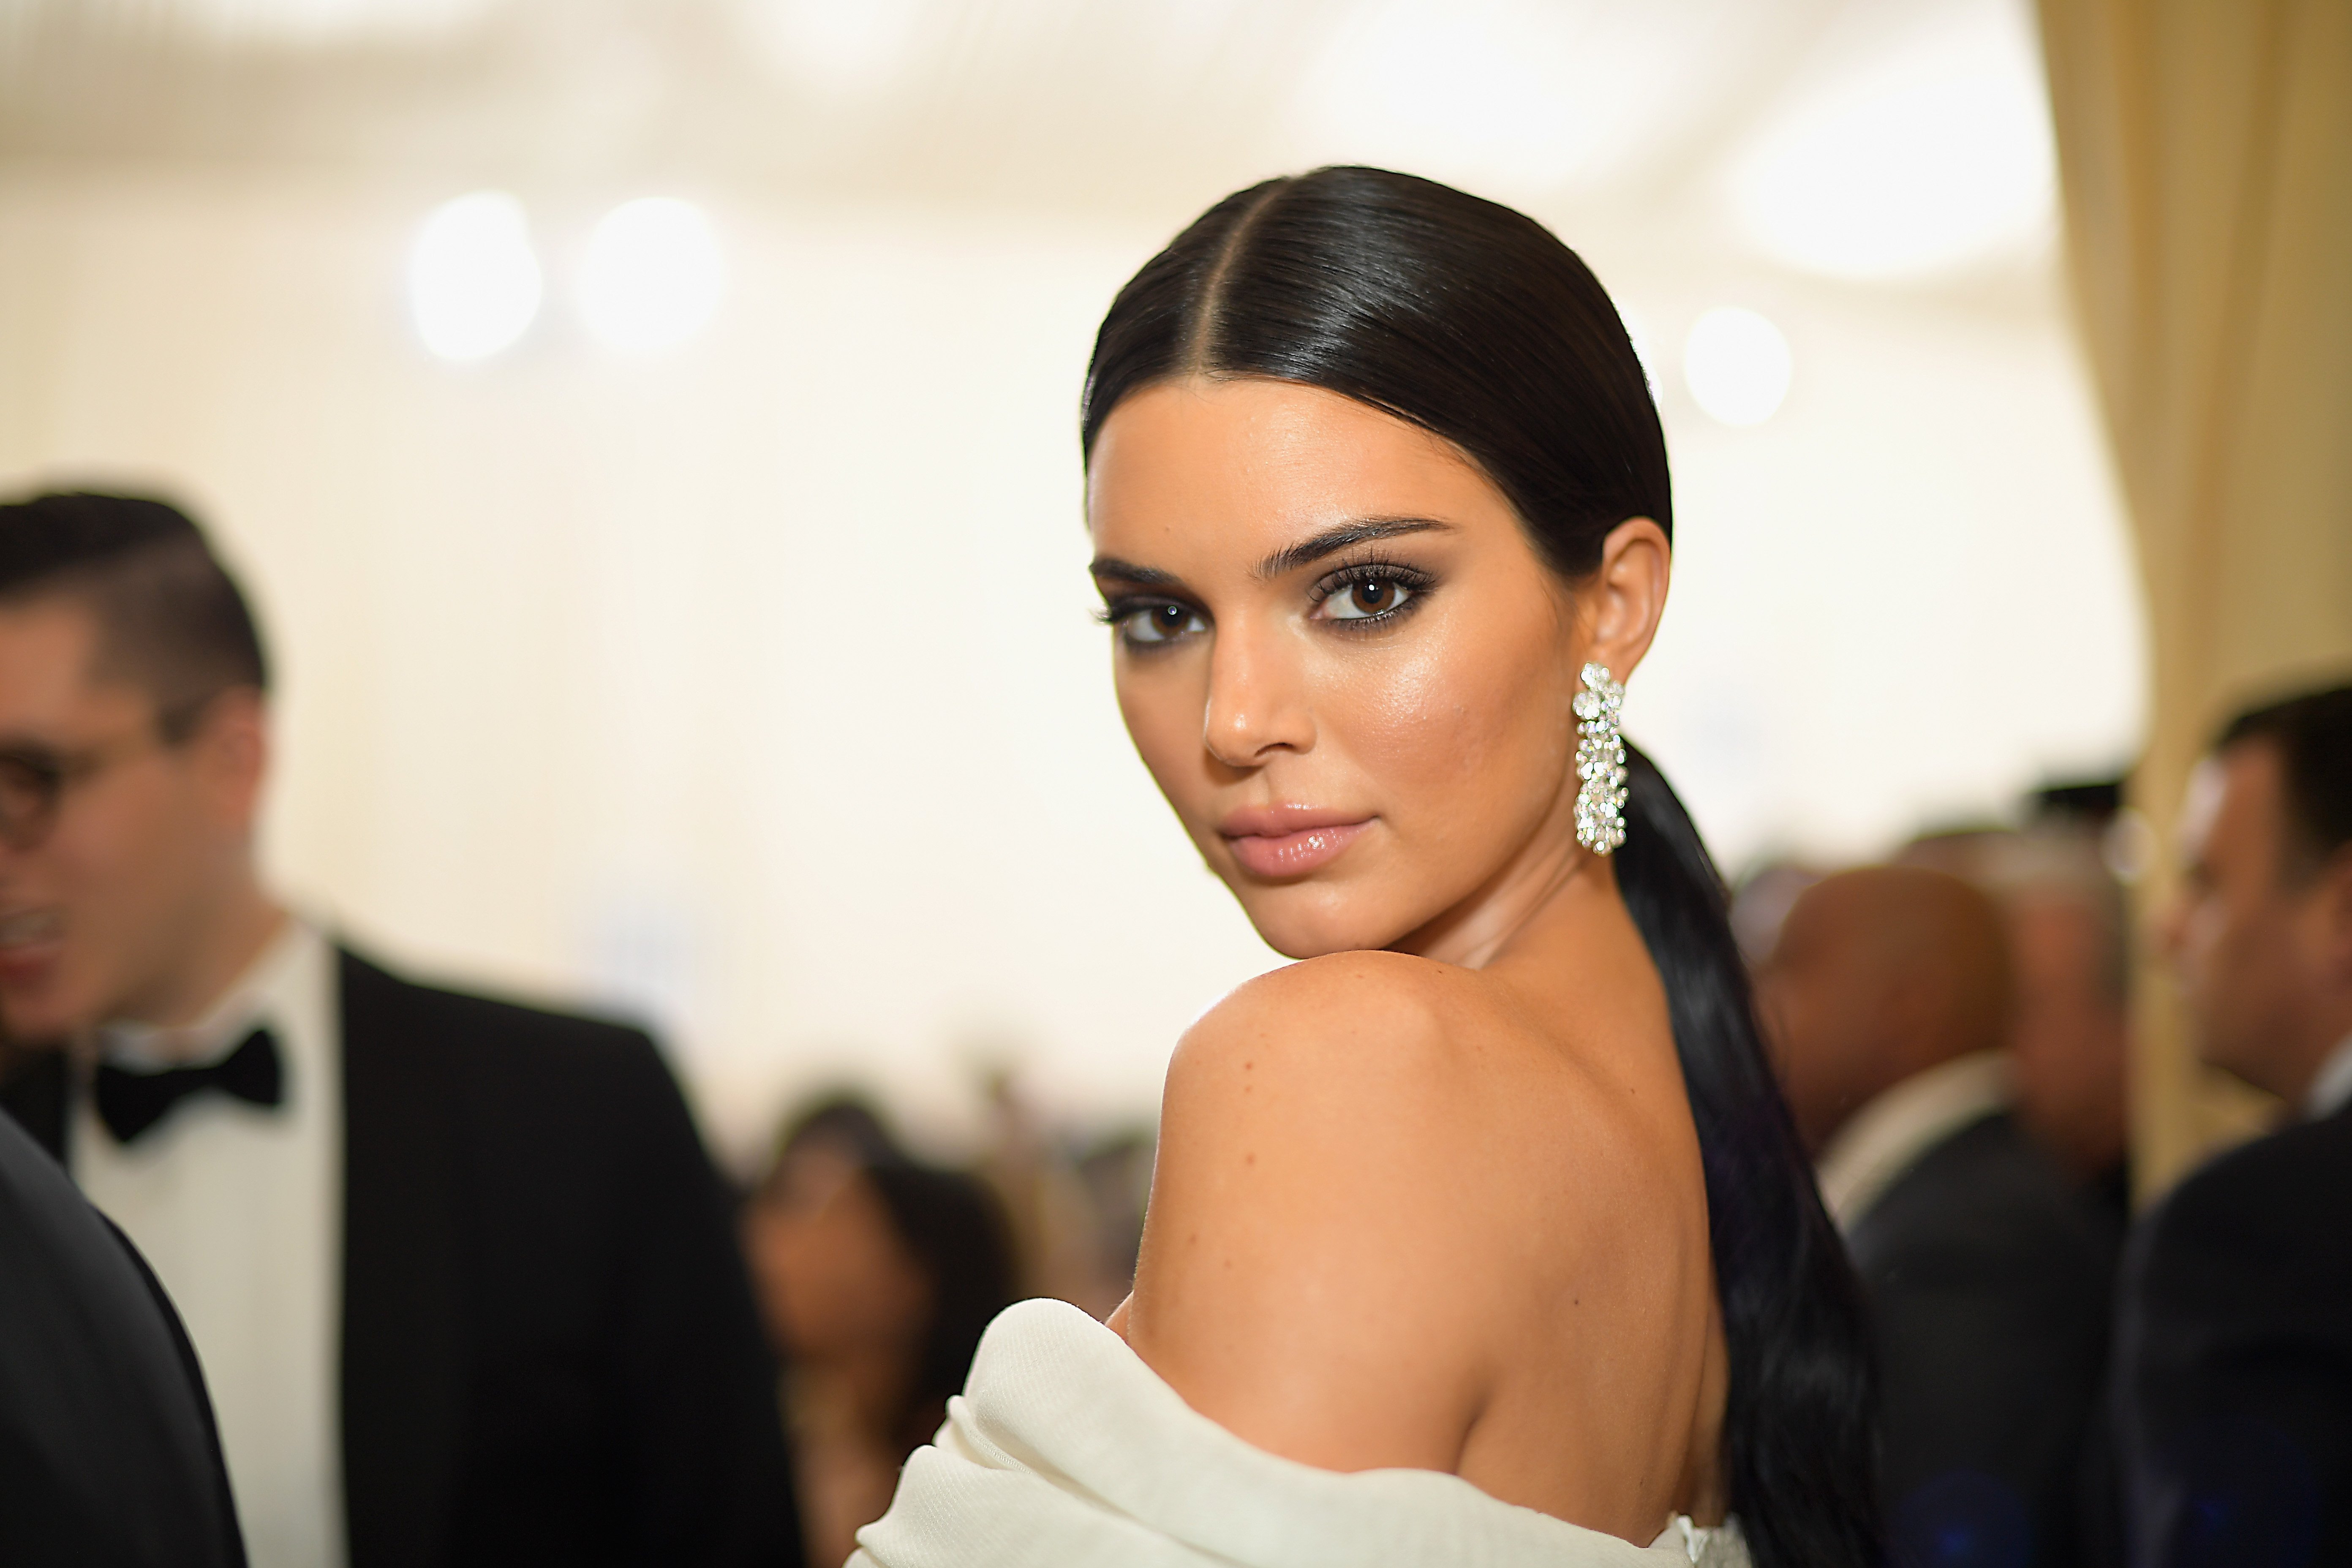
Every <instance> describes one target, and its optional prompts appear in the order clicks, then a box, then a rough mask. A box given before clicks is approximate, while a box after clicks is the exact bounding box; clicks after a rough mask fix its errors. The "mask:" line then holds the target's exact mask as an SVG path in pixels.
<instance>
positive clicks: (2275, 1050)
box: [2112, 687, 2352, 1568]
mask: <svg viewBox="0 0 2352 1568" xmlns="http://www.w3.org/2000/svg"><path fill="white" fill-rule="evenodd" d="M2182 847H2183V849H2184V850H2185V851H2186V859H2187V867H2186V875H2185V876H2184V878H2183V879H2182V889H2181V892H2180V894H2179V899H2178V900H2176V902H2175V903H2174V904H2173V905H2172V906H2171V907H2170V908H2169V909H2168V910H2166V912H2165V916H2164V918H2163V920H2162V921H2161V924H2160V931H2159V938H2160V942H2161V944H2162V946H2163V948H2164V950H2165V953H2166V956H2167V958H2168V960H2169V962H2170V963H2171V966H2172V968H2173V969H2174V971H2175V973H2176V974H2177V975H2178V977H2179V982H2180V987H2181V993H2182V996H2183V998H2184V1000H2185V1001H2186V1003H2187V1005H2188V1011H2189V1017H2190V1021H2191V1024H2192V1026H2193V1029H2194V1033H2195V1038H2196V1042H2197V1047H2198V1050H2199V1053H2200V1055H2201V1056H2202V1057H2203V1058H2204V1059H2205V1060H2206V1061H2207V1062H2209V1063H2210V1064H2212V1065H2213V1066H2215V1067H2218V1068H2222V1069H2224V1070H2225V1071H2228V1072H2230V1073H2231V1074H2234V1075H2235V1076H2236V1077H2238V1078H2240V1079H2243V1080H2245V1081H2246V1082H2248V1083H2251V1084H2252V1085H2254V1086H2255V1087H2256V1088H2258V1089H2267V1090H2269V1091H2270V1092H2271V1093H2273V1094H2275V1095H2276V1096H2278V1097H2279V1099H2280V1100H2282V1101H2283V1102H2284V1106H2285V1108H2286V1117H2285V1125H2284V1126H2283V1127H2282V1128H2281V1129H2280V1130H2279V1131H2275V1132H2273V1133H2272V1134H2271V1135H2270V1136H2268V1137H2265V1138H2261V1139H2258V1140H2256V1141H2255V1142H2252V1143H2249V1144H2246V1145H2244V1146H2242V1147H2241V1148H2238V1149H2235V1150H2232V1151H2231V1152H2228V1153H2226V1154H2223V1155H2221V1157H2220V1158H2218V1159H2216V1160H2214V1161H2212V1162H2211V1163H2209V1164H2207V1165H2206V1166H2205V1167H2204V1168H2203V1169H2202V1170H2200V1171H2198V1172H2197V1173H2195V1174H2193V1175H2191V1176H2189V1178H2188V1179H2187V1180H2186V1181H2184V1182H2182V1183H2181V1184H2180V1185H2179V1187H2178V1188H2176V1189H2175V1190H2174V1191H2173V1193H2172V1194H2171V1195H2170V1196H2169V1197H2168V1198H2167V1199H2165V1201H2164V1203H2163V1204H2162V1205H2161V1206H2159V1207H2158V1209H2156V1210H2155V1211H2154V1212H2153V1213H2152V1214H2150V1215H2148V1216H2147V1218H2145V1219H2144V1220H2142V1221H2141V1223H2140V1225H2139V1226H2138V1228H2137V1230H2136V1231H2135V1232H2134V1234H2133V1237H2132V1240H2131V1245H2130V1247H2129V1250H2128V1252H2127V1254H2126V1261H2125V1268H2124V1279H2123V1287H2122V1290H2121V1293H2120V1302H2121V1310H2120V1316H2119V1321H2118V1323H2117V1328H2116V1361H2115V1374H2114V1391H2113V1410H2112V1414H2113V1418H2114V1423H2115V1425H2114V1429H2113V1431H2114V1447H2115V1452H2116V1465H2117V1468H2118V1470H2119V1472H2120V1480H2121V1488H2120V1490H2121V1498H2120V1501H2121V1503H2122V1506H2123V1510H2124V1514H2125V1526H2126V1540H2127V1543H2128V1550H2129V1553H2130V1559H2131V1562H2132V1563H2133V1564H2134V1568H2176V1565H2178V1568H2186V1565H2188V1564H2191V1563H2263V1564H2264V1565H2265V1568H2297V1565H2299V1564H2305V1563H2321V1562H2327V1563H2336V1562H2341V1561H2342V1560H2343V1558H2344V1554H2345V1552H2346V1550H2347V1542H2352V1109H2347V1108H2352V687H2338V688H2336V689H2333V690H2329V691H2322V692H2317V693H2315V694H2312V695H2309V696H2305V697H2302V698H2298V699H2295V700H2291V701H2287V702H2282V703H2279V704H2276V705H2274V706H2272V707H2267V708H2263V709H2260V710H2255V711H2253V712H2250V713H2247V714H2245V715H2243V716H2242V717H2241V718H2239V719H2238V720H2237V721H2235V722H2233V723H2231V725H2230V726H2229V727H2228V729H2226V730H2225V731H2222V734H2221V739H2220V741H2219V742H2218V743H2217V744H2216V745H2215V747H2214V749H2213V752H2212V754H2211V755H2210V756H2209V757H2208V758H2207V759H2206V760H2205V762H2204V763H2201V764H2200V766H2199V768H2198V769H2197V772H2196V773H2195V775H2194V777H2193V779H2192V782H2191V784H2190V788H2189V800H2188V803H2187V807H2186V809H2185V811H2184V812H2183V832H2182Z"/></svg>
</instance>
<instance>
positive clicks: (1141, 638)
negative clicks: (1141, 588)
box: [1112, 605, 1209, 647]
mask: <svg viewBox="0 0 2352 1568" xmlns="http://www.w3.org/2000/svg"><path fill="white" fill-rule="evenodd" d="M1112 625H1114V626H1117V627H1118V635H1119V636H1120V637H1122V638H1124V639H1125V640H1127V641H1128V642H1129V643H1133V644H1136V645H1137V646H1139V647H1150V646H1153V645H1156V644H1160V643H1171V642H1174V641H1175V640H1176V639H1177V638H1178V637H1189V636H1191V635H1192V633H1194V632H1203V631H1206V630H1208V629H1209V625H1208V622H1207V621H1205V620H1203V619H1202V616H1201V612H1200V611H1198V610H1195V609H1192V608H1191V607H1190V606H1188V605H1144V606H1143V607H1142V608H1140V609H1134V610H1129V611H1127V612H1126V613H1125V614H1123V615H1121V616H1119V617H1118V619H1117V620H1116V621H1114V622H1113V623H1112Z"/></svg>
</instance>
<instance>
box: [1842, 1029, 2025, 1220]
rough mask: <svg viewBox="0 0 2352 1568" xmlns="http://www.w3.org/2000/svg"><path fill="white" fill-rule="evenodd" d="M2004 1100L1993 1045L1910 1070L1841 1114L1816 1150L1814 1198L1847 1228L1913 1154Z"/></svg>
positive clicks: (2003, 1069) (2004, 1070)
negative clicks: (1818, 1193)
mask: <svg viewBox="0 0 2352 1568" xmlns="http://www.w3.org/2000/svg"><path fill="white" fill-rule="evenodd" d="M2008 1103H2009V1058H2007V1057H2006V1056H2005V1055H2004V1054H2003V1053H2001V1052H2000V1051H1978V1052H1974V1053H1972V1054H1970V1055H1969V1056H1965V1057H1958V1058H1954V1059H1953V1060H1951V1061H1948V1062H1945V1063H1943V1064H1942V1065H1941V1066H1939V1067H1932V1068H1928V1069H1927V1071H1926V1072H1921V1073H1914V1074H1912V1075H1911V1076H1910V1077H1909V1078H1906V1079H1904V1080H1903V1081H1902V1082H1901V1083H1898V1084H1896V1085H1895V1087H1894V1088H1892V1089H1886V1090H1884V1091H1882V1092H1881V1093H1880V1094H1879V1095H1878V1096H1877V1097H1876V1098H1875V1099H1874V1100H1871V1101H1870V1102H1869V1103H1868V1104H1866V1105H1864V1107H1863V1108H1862V1109H1861V1110H1857V1111H1855V1112H1854V1113H1853V1116H1851V1117H1849V1118H1848V1119H1847V1120H1846V1123H1845V1125H1844V1126H1843V1127H1841V1128H1839V1129H1838V1131H1837V1133H1836V1135H1835V1136H1834V1137H1832V1139H1831V1140H1830V1142H1829V1146H1828V1147H1827V1148H1825V1149H1823V1150H1822V1157H1821V1160H1820V1162H1819V1164H1818V1166H1817V1168H1816V1174H1817V1176H1818V1177H1819V1179H1820V1182H1821V1187H1822V1203H1824V1204H1825V1205H1828V1207H1829V1211H1830V1217H1831V1218H1832V1219H1834V1220H1836V1221H1837V1224H1838V1228H1839V1229H1840V1230H1844V1231H1851V1230H1852V1229H1853V1226H1854V1225H1855V1223H1856V1222H1857V1221H1859V1220H1860V1219H1861V1218H1862V1216H1863V1215H1864V1213H1865V1212H1867V1211H1868V1209H1869V1208H1870V1205H1873V1204H1874V1203H1876V1202H1877V1201H1878V1199H1879V1196H1880V1194H1883V1193H1885V1191H1886V1189H1887V1188H1888V1187H1890V1186H1892V1185H1894V1184H1895V1180H1896V1178H1898V1177H1900V1176H1901V1175H1902V1174H1903V1173H1904V1172H1906V1171H1907V1170H1909V1169H1910V1168H1911V1167H1912V1165H1913V1164H1915V1163H1917V1161H1918V1159H1919V1157H1920V1156H1921V1155H1922V1154H1925V1153H1926V1152H1927V1151H1928V1150H1929V1149H1932V1148H1934V1147H1935V1146H1936V1145H1937V1143H1940V1142H1943V1141H1944V1140H1945V1139H1946V1138H1948V1137H1949V1136H1951V1135H1952V1134H1953V1133H1955V1132H1958V1131H1959V1130H1960V1129H1961V1128H1963V1127H1965V1126H1967V1125H1969V1123H1970V1122H1972V1121H1981V1120H1982V1119H1983V1118H1985V1117H1986V1116H1989V1115H1990V1114H1991V1113H1992V1112H1994V1111H1996V1110H2000V1109H2001V1108H2002V1107H2003V1106H2005V1105H2006V1104H2008Z"/></svg>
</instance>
